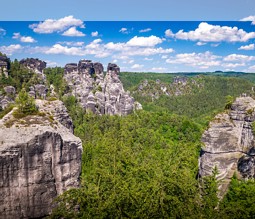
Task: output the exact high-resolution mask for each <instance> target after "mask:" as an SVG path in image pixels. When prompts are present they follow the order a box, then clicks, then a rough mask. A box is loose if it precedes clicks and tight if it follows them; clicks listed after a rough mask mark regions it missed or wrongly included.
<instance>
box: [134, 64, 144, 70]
mask: <svg viewBox="0 0 255 219" xmlns="http://www.w3.org/2000/svg"><path fill="white" fill-rule="evenodd" d="M143 66H144V65H140V64H134V65H132V66H131V69H141V68H143Z"/></svg>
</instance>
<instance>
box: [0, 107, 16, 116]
mask: <svg viewBox="0 0 255 219" xmlns="http://www.w3.org/2000/svg"><path fill="white" fill-rule="evenodd" d="M13 107H14V106H13V104H10V105H9V106H8V107H7V108H5V109H2V108H1V109H0V119H2V118H3V117H4V116H5V115H6V114H8V113H9V112H11V111H12V109H13Z"/></svg>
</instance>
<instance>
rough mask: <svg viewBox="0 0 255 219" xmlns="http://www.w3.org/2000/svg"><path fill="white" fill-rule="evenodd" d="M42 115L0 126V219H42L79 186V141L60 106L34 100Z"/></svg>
mask: <svg viewBox="0 0 255 219" xmlns="http://www.w3.org/2000/svg"><path fill="white" fill-rule="evenodd" d="M36 104H37V105H38V106H39V109H40V111H41V115H31V116H27V117H25V118H23V119H21V120H18V119H15V118H14V117H13V116H12V113H13V111H12V112H10V113H9V114H7V115H6V116H5V117H4V118H3V119H1V120H0V194H1V200H0V218H1V219H14V218H15V219H16V218H42V217H45V216H47V215H49V214H50V212H51V210H52V206H53V200H54V199H55V198H56V197H57V196H58V195H60V194H62V193H63V192H64V191H66V190H68V189H70V188H77V187H78V186H79V177H80V173H81V153H82V145H81V140H80V139H79V138H77V137H75V136H74V135H73V133H72V130H73V128H72V124H70V123H71V119H70V117H69V116H68V114H67V113H66V109H65V107H64V106H63V104H62V103H61V102H60V101H56V102H55V101H54V103H52V102H48V101H45V100H36Z"/></svg>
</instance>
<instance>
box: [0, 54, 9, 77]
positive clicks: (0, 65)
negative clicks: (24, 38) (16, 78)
mask: <svg viewBox="0 0 255 219" xmlns="http://www.w3.org/2000/svg"><path fill="white" fill-rule="evenodd" d="M9 65H10V63H9V59H8V58H7V57H6V56H2V55H0V77H1V75H2V74H4V75H5V76H6V77H8V68H9Z"/></svg>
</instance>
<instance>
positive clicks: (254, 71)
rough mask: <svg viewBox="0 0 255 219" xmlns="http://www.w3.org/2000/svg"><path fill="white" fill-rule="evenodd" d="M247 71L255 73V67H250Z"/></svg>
mask: <svg viewBox="0 0 255 219" xmlns="http://www.w3.org/2000/svg"><path fill="white" fill-rule="evenodd" d="M247 71H248V72H252V73H255V65H252V66H250V67H249V68H248V70H247Z"/></svg>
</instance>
